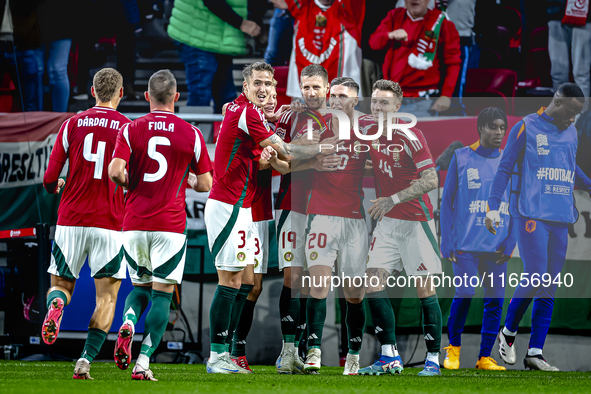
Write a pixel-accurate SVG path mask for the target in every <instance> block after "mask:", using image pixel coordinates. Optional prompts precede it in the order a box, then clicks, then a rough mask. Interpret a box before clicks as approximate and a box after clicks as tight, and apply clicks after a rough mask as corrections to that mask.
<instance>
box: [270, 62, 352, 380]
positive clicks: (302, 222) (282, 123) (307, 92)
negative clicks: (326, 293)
mask: <svg viewBox="0 0 591 394" xmlns="http://www.w3.org/2000/svg"><path fill="white" fill-rule="evenodd" d="M300 81H301V82H300V90H301V93H302V96H303V98H304V104H301V103H300V102H298V101H294V102H293V106H294V108H295V109H294V110H290V111H287V112H285V113H284V114H283V116H282V117H281V119H280V120H279V122H278V123H277V127H276V129H275V133H276V134H277V135H280V136H282V138H284V141H286V142H287V141H293V143H294V144H298V143H301V144H306V143H311V142H314V141H318V140H319V139H320V132H321V131H322V130H315V131H314V134H313V138H312V140H308V138H306V135H305V134H300V133H299V132H300V131H302V130H303V129H305V127H307V121H308V119H313V118H316V119H313V120H314V121H317V120H319V119H318V116H322V112H323V111H324V110H325V109H326V96H327V94H328V91H329V88H330V84H329V83H328V73H327V71H326V69H325V68H324V67H322V66H321V65H319V64H312V65H309V66H307V67H305V68H304V69H303V70H302V72H301V74H300ZM302 136H304V138H299V137H302ZM339 163H340V158H338V156H335V155H330V156H318V157H316V158H314V159H310V160H304V161H300V162H299V163H294V165H293V166H292V168H291V172H293V173H289V174H286V175H284V176H282V178H281V185H280V188H279V193H278V195H277V201H276V204H275V209H276V212H275V219H276V224H277V250H278V252H279V256H278V257H279V269H280V270H283V289H282V291H281V295H280V298H279V315H280V319H281V334H282V337H283V347H282V349H281V354H280V355H279V357H278V358H277V362H276V368H277V372H279V373H281V374H300V373H303V366H304V365H303V362H302V361H301V360H300V358H299V356H298V354H297V349H298V346H299V342H300V341H301V340H302V338H303V336H304V333H305V330H306V307H307V301H308V295H309V292H310V289H309V288H306V287H304V288H302V287H301V283H300V282H301V278H302V275H304V274H305V273H304V272H303V267H304V262H305V260H306V254H305V247H304V245H305V232H306V226H307V220H306V203H307V200H308V194H309V192H310V187H311V186H312V179H313V177H314V171H313V170H316V171H336V170H337V169H336V165H337V164H339Z"/></svg>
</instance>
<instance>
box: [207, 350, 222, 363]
mask: <svg viewBox="0 0 591 394" xmlns="http://www.w3.org/2000/svg"><path fill="white" fill-rule="evenodd" d="M223 355H224V353H217V352H210V353H209V362H211V363H214V362H216V361H218V359H219V358H221V357H222V356H223Z"/></svg>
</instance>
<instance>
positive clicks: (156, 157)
mask: <svg viewBox="0 0 591 394" xmlns="http://www.w3.org/2000/svg"><path fill="white" fill-rule="evenodd" d="M178 98H179V93H178V92H177V91H176V80H175V78H174V76H173V75H172V73H171V72H170V71H169V70H160V71H158V72H156V73H154V74H153V75H152V76H151V77H150V81H149V83H148V92H146V100H148V101H149V102H150V111H151V112H150V113H149V114H147V115H145V116H142V117H141V118H139V119H137V120H135V121H133V122H131V123H130V124H128V125H126V126H125V127H123V128H122V129H121V131H120V132H119V135H118V137H117V146H116V147H115V154H114V155H113V160H112V161H111V164H110V165H109V177H110V178H111V180H113V182H115V183H116V184H118V185H119V186H123V187H126V188H127V189H128V194H127V202H126V207H125V218H124V220H123V248H124V251H125V257H126V260H127V263H128V266H129V275H130V277H131V280H132V282H133V284H134V290H133V291H132V292H131V293H130V294H129V295H128V297H127V299H126V300H125V307H124V316H123V325H122V326H121V328H120V329H119V335H118V338H117V343H116V346H115V353H114V357H115V362H116V363H117V366H118V367H119V368H121V369H126V368H127V367H128V366H129V363H130V362H131V343H132V341H133V333H134V329H135V324H136V323H137V321H138V319H139V318H140V316H141V315H142V313H143V312H144V311H145V309H146V307H147V304H148V302H149V301H152V306H151V308H150V311H149V312H148V314H147V316H146V323H145V329H144V338H143V341H142V347H141V351H140V355H139V357H138V359H137V362H136V365H135V367H134V369H133V372H132V375H131V378H132V379H134V380H156V379H155V378H154V375H153V373H152V371H151V370H150V368H149V365H150V356H151V355H152V353H154V350H156V348H157V347H158V344H159V343H160V341H161V339H162V335H163V334H164V330H165V329H166V325H167V324H168V316H169V311H170V302H171V300H172V293H173V291H174V286H175V285H176V284H180V283H181V280H182V277H183V270H184V266H185V252H186V245H187V237H186V234H185V228H186V219H187V218H186V213H185V189H186V185H187V183H189V185H190V186H192V187H193V189H194V190H195V191H199V192H207V191H209V190H210V189H211V183H212V175H211V171H212V164H211V161H210V159H209V155H208V153H207V148H206V146H205V141H204V140H203V136H202V135H201V132H200V131H199V129H197V128H196V127H194V126H192V125H190V124H189V123H187V122H185V121H184V120H182V119H181V118H179V117H177V116H176V115H175V114H174V103H175V102H176V101H178ZM126 166H127V167H128V168H129V173H126V171H125V167H126ZM189 170H193V172H194V173H195V174H196V176H195V177H192V176H190V175H189Z"/></svg>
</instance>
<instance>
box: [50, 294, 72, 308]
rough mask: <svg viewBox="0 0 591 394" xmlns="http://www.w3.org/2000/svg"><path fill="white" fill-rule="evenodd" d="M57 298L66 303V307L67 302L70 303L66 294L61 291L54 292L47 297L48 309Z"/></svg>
mask: <svg viewBox="0 0 591 394" xmlns="http://www.w3.org/2000/svg"><path fill="white" fill-rule="evenodd" d="M56 298H60V299H61V300H62V301H63V302H64V306H66V302H67V301H68V297H67V296H66V293H64V292H63V291H61V290H53V291H52V292H51V293H49V294H48V295H47V309H49V307H50V306H51V302H52V301H53V300H55V299H56Z"/></svg>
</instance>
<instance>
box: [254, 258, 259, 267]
mask: <svg viewBox="0 0 591 394" xmlns="http://www.w3.org/2000/svg"><path fill="white" fill-rule="evenodd" d="M254 268H259V260H258V259H254Z"/></svg>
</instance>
